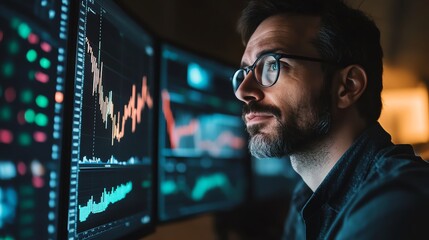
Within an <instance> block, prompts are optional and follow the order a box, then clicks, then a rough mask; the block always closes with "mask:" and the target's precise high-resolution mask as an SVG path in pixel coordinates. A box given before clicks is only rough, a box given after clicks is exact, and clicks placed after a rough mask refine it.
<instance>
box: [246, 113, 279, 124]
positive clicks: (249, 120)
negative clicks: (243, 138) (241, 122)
mask: <svg viewBox="0 0 429 240" xmlns="http://www.w3.org/2000/svg"><path fill="white" fill-rule="evenodd" d="M273 117H274V115H273V114H271V113H260V112H251V113H248V114H246V115H245V119H246V124H247V125H251V124H256V123H261V122H264V121H267V120H269V119H271V118H273Z"/></svg>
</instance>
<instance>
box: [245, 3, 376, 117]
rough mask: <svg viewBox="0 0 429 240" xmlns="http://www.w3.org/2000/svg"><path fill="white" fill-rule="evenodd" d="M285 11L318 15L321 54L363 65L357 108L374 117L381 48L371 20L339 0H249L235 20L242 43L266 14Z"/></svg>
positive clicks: (327, 67)
mask: <svg viewBox="0 0 429 240" xmlns="http://www.w3.org/2000/svg"><path fill="white" fill-rule="evenodd" d="M286 14H293V15H309V16H319V17H320V18H321V27H320V30H319V34H318V37H317V39H315V41H314V44H315V46H316V48H317V49H318V51H319V53H320V55H321V57H322V58H323V59H329V60H332V61H335V62H337V63H338V65H339V66H340V67H345V66H347V65H350V64H358V65H360V66H362V67H363V68H364V69H365V72H366V74H367V78H368V82H367V87H366V89H365V91H364V93H363V94H362V96H361V97H360V99H359V100H358V101H357V103H356V104H357V109H358V111H359V113H360V114H361V115H362V116H363V117H364V118H365V119H366V120H367V122H374V121H377V119H378V118H379V117H380V113H381V108H382V102H381V90H382V88H383V83H382V74H383V62H382V58H383V50H382V49H381V45H380V31H379V30H378V28H377V26H376V25H375V23H374V21H373V20H372V19H370V18H369V17H368V16H367V15H365V13H363V12H362V11H360V10H357V9H353V8H351V7H349V6H347V5H346V4H345V3H344V2H343V1H341V0H251V1H250V2H249V3H248V5H247V7H246V8H245V9H244V10H243V12H242V15H241V17H240V19H239V22H238V31H239V33H240V34H241V37H242V40H243V43H244V45H246V44H247V42H248V41H249V39H250V37H251V35H252V34H253V33H254V31H255V30H256V28H257V27H258V25H259V24H260V23H261V22H262V21H264V20H265V19H266V18H268V17H270V16H274V15H286ZM323 68H324V70H325V72H328V69H331V68H329V66H327V65H323ZM331 71H332V69H331ZM328 74H329V73H328Z"/></svg>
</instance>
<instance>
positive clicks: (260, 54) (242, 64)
mask: <svg viewBox="0 0 429 240" xmlns="http://www.w3.org/2000/svg"><path fill="white" fill-rule="evenodd" d="M286 52H287V51H286V50H285V49H284V48H269V49H265V50H262V51H260V52H258V53H257V54H256V59H258V58H259V57H261V56H262V55H264V54H267V53H286ZM256 59H255V61H256ZM252 64H253V63H252ZM248 66H250V65H246V64H245V63H244V62H241V64H240V68H245V67H248Z"/></svg>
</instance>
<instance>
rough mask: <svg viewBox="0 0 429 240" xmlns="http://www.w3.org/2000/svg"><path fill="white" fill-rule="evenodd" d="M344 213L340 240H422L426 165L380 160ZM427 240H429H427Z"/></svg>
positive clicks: (397, 158)
mask: <svg viewBox="0 0 429 240" xmlns="http://www.w3.org/2000/svg"><path fill="white" fill-rule="evenodd" d="M383 158H384V160H382V161H380V162H379V163H378V164H377V166H375V167H376V170H375V172H376V173H374V174H373V175H374V176H373V177H372V179H371V180H369V181H368V182H366V183H365V184H363V185H362V187H361V188H360V189H359V191H358V192H357V193H356V194H355V197H354V199H353V200H351V201H350V202H349V206H348V207H347V208H346V210H345V212H344V221H343V224H342V227H341V228H340V231H339V234H338V237H339V239H348V238H350V237H353V238H355V239H421V238H422V237H423V236H425V234H426V232H427V224H426V221H427V218H428V216H429V204H428V202H429V187H428V186H429V164H427V163H425V162H423V160H418V159H415V158H413V157H411V158H410V157H409V156H408V155H401V154H399V155H397V154H393V155H391V154H387V155H384V156H383ZM426 238H428V237H427V236H426Z"/></svg>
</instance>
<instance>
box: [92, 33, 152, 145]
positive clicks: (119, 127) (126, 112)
mask: <svg viewBox="0 0 429 240" xmlns="http://www.w3.org/2000/svg"><path fill="white" fill-rule="evenodd" d="M86 45H87V53H89V54H90V58H91V72H92V73H93V78H92V82H93V85H92V96H94V95H95V94H96V93H98V105H99V109H100V112H101V116H102V119H103V123H105V129H107V126H108V122H109V121H110V122H111V123H112V145H113V144H114V140H115V139H116V140H117V141H118V142H120V141H121V139H122V138H123V137H124V136H125V124H126V123H127V121H128V119H131V132H133V133H134V132H135V130H136V125H137V124H139V123H140V122H141V116H142V112H143V110H144V109H145V107H146V106H147V107H148V108H152V107H153V100H152V97H151V96H150V93H149V89H148V86H147V77H146V76H143V78H142V88H141V90H140V92H139V93H138V94H136V85H135V84H133V85H132V87H131V92H132V93H131V97H130V99H129V101H128V103H127V104H125V105H124V106H123V115H122V116H121V112H120V111H117V112H116V113H115V104H114V102H113V98H112V95H113V92H112V91H109V93H108V95H107V96H105V95H104V86H103V62H102V61H100V66H98V61H97V57H96V56H95V55H94V51H93V49H92V47H91V44H90V42H89V39H88V38H86Z"/></svg>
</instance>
